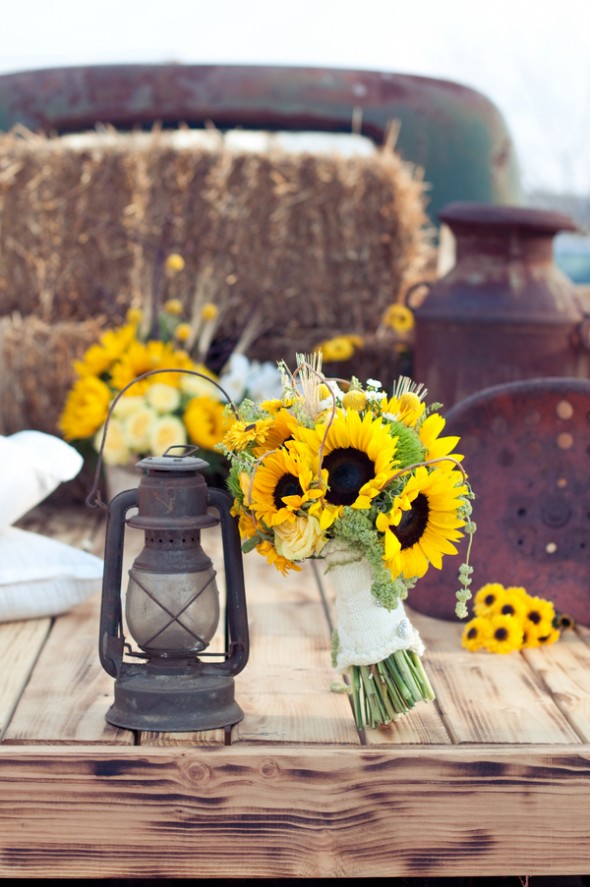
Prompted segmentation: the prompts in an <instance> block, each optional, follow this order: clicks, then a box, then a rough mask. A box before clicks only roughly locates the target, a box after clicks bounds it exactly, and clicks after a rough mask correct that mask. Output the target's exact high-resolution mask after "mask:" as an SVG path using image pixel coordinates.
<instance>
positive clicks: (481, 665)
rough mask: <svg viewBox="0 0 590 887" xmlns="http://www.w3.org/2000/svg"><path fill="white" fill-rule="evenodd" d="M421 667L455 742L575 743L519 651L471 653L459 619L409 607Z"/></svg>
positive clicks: (542, 684) (573, 734)
mask: <svg viewBox="0 0 590 887" xmlns="http://www.w3.org/2000/svg"><path fill="white" fill-rule="evenodd" d="M410 615H411V619H412V621H413V622H414V624H415V626H416V628H418V630H419V631H420V633H421V635H422V638H423V640H424V643H425V644H426V648H427V655H426V656H425V659H424V661H425V667H426V668H427V669H428V674H429V676H430V680H431V682H432V685H433V687H434V690H435V693H436V701H437V704H438V706H439V708H440V711H441V714H442V717H443V719H444V722H445V726H446V728H447V730H448V731H449V734H450V735H451V737H452V738H453V742H455V743H465V742H467V743H469V742H471V743H490V742H494V743H552V742H554V743H558V744H559V743H571V744H576V743H579V742H580V741H581V740H580V737H579V736H578V735H577V733H576V732H575V730H574V729H573V728H572V726H571V725H570V724H569V722H568V720H567V719H566V718H565V716H564V715H563V714H562V712H561V711H560V709H559V708H558V706H557V705H556V704H555V702H554V700H552V699H551V697H550V696H549V695H548V694H547V691H546V688H545V686H544V682H543V680H542V679H541V677H540V676H539V675H538V674H536V672H535V671H534V670H533V669H532V668H531V667H530V665H529V664H528V662H527V660H526V659H525V658H524V656H523V654H521V653H518V652H513V653H508V654H495V653H487V652H476V653H474V652H470V651H468V650H465V649H463V648H462V647H461V632H462V624H461V623H459V622H450V621H449V622H445V621H443V620H440V619H433V618H432V617H428V616H424V615H422V614H418V613H415V612H411V613H410Z"/></svg>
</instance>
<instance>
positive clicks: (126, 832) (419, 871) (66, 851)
mask: <svg viewBox="0 0 590 887" xmlns="http://www.w3.org/2000/svg"><path fill="white" fill-rule="evenodd" d="M521 751H522V750H521ZM521 751H515V750H513V749H498V748H495V747H489V746H487V747H486V746H483V747H481V748H479V749H470V750H468V749H458V748H451V747H447V748H444V749H440V750H438V751H437V752H436V753H435V752H432V751H430V752H426V753H425V752H424V750H422V749H403V750H400V751H399V752H398V753H397V754H395V755H392V754H390V753H389V751H387V752H384V751H377V750H369V749H355V750H354V751H353V752H351V750H350V749H340V750H332V749H325V748H323V749H322V748H318V747H314V748H313V749H312V750H311V752H310V751H308V750H305V749H301V750H296V749H295V750H294V749H288V748H282V749H279V748H275V749H272V750H269V749H262V750H261V749H254V748H250V749H246V748H235V747H229V748H204V749H194V750H186V749H183V750H182V751H180V750H179V749H176V750H174V751H173V752H171V751H170V750H169V749H152V750H150V754H149V758H148V757H146V755H145V754H142V753H141V751H139V750H137V749H118V750H117V751H113V750H109V749H107V748H105V747H103V748H101V749H96V748H83V747H80V749H79V750H78V751H76V750H70V751H69V752H68V751H65V750H57V749H55V748H53V749H48V750H47V751H46V753H45V754H44V755H43V756H40V755H39V754H38V752H36V751H35V750H34V749H31V748H28V749H18V750H17V749H14V748H7V747H3V748H1V747H0V776H3V777H4V787H5V791H3V792H2V794H1V795H0V833H1V835H2V839H1V845H0V875H2V876H5V877H14V876H15V875H16V876H21V877H27V878H31V877H38V876H41V877H42V876H44V875H45V876H46V875H47V873H48V872H50V873H51V876H52V877H54V878H55V877H67V878H73V877H84V878H92V877H100V878H105V877H119V878H120V877H128V878H129V877H133V878H141V877H145V878H157V877H159V878H181V877H184V878H188V877H195V878H196V877H199V878H206V877H210V878H232V877H241V878H244V877H260V878H264V877H266V878H269V877H276V878H286V877H290V878H315V877H330V878H337V877H339V878H354V877H380V876H383V874H384V873H387V876H389V877H394V876H414V877H416V876H420V877H426V876H431V877H435V876H436V877H445V876H448V875H451V874H452V875H454V876H458V875H466V876H467V875H480V876H482V875H487V876H493V875H496V876H500V875H507V874H518V873H521V874H530V875H535V874H545V875H547V874H561V875H565V874H575V873H578V874H579V873H584V872H587V871H588V870H590V821H589V819H588V816H587V811H588V809H589V805H590V747H589V746H588V745H585V746H581V747H580V752H579V754H578V755H576V756H571V755H570V756H566V755H564V754H562V753H560V752H558V751H556V750H555V749H554V748H551V747H549V748H547V747H538V748H531V747H529V748H527V749H526V755H523V754H522V753H521Z"/></svg>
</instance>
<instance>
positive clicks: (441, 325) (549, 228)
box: [407, 202, 590, 410]
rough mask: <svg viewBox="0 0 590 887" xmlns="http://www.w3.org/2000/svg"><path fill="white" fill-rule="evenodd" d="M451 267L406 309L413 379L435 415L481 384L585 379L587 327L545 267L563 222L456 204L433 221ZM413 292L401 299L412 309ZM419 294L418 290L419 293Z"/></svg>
mask: <svg viewBox="0 0 590 887" xmlns="http://www.w3.org/2000/svg"><path fill="white" fill-rule="evenodd" d="M439 217H440V219H441V221H443V222H445V223H446V224H447V225H448V226H449V227H450V229H451V231H452V232H453V234H454V236H455V242H456V264H455V266H454V267H453V268H452V269H451V270H450V271H449V272H448V273H447V274H446V275H445V276H444V277H442V278H441V279H440V280H438V281H436V282H435V283H434V284H428V285H426V288H427V295H426V296H425V297H424V298H423V300H422V302H421V303H420V304H418V305H416V306H415V315H416V331H415V352H414V367H413V374H414V376H415V378H416V379H419V380H420V381H421V382H423V383H424V384H425V385H426V387H427V388H428V391H429V396H430V399H431V400H434V401H438V402H441V403H442V404H443V407H444V409H445V410H446V409H448V408H450V407H452V406H453V404H455V403H457V402H458V401H460V400H462V399H463V398H464V397H467V396H468V395H470V394H472V393H474V392H476V391H480V390H481V389H483V388H487V387H489V386H490V385H496V384H502V383H505V382H512V381H517V380H519V379H530V378H540V377H554V376H570V377H580V378H587V377H588V376H589V375H590V354H589V351H588V332H587V323H586V319H585V316H584V311H583V308H582V306H581V304H580V302H579V297H578V294H577V292H576V288H575V286H574V284H573V283H572V281H570V280H569V278H567V277H566V276H565V275H564V274H563V273H562V272H561V271H560V270H559V269H558V268H557V266H556V265H555V263H554V260H553V238H554V237H555V235H556V234H557V233H558V232H559V231H573V230H576V225H575V223H574V222H573V221H572V220H571V219H570V218H569V217H568V216H566V215H563V214H561V213H557V212H548V211H544V210H539V209H529V208H524V207H515V206H490V205H489V204H478V203H473V204H471V203H464V202H458V203H453V204H450V205H449V206H448V207H445V209H444V210H443V211H442V212H441V213H440V214H439ZM419 290H420V288H419V287H418V288H417V291H416V292H415V293H408V296H407V298H408V300H409V302H410V304H412V298H413V296H414V295H416V294H417V292H418V291H419ZM422 292H423V291H422Z"/></svg>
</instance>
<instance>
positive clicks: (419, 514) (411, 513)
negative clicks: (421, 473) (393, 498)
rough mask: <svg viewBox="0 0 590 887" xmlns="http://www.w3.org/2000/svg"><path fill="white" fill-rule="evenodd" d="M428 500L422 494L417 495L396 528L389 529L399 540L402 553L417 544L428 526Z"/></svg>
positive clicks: (403, 513)
mask: <svg viewBox="0 0 590 887" xmlns="http://www.w3.org/2000/svg"><path fill="white" fill-rule="evenodd" d="M429 512H430V509H429V507H428V498H427V497H426V496H425V495H424V493H418V495H417V496H416V498H415V499H414V501H413V502H412V507H411V508H410V509H409V510H408V511H403V512H402V517H401V520H400V522H399V524H398V525H397V527H391V530H392V532H393V533H394V534H395V535H396V536H397V538H398V539H399V542H400V545H401V549H402V551H403V550H404V549H405V548H411V547H412V545H415V544H416V542H419V541H420V539H421V538H422V536H423V535H424V530H425V529H426V527H427V526H428V514H429Z"/></svg>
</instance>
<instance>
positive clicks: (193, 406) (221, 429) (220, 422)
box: [184, 397, 229, 450]
mask: <svg viewBox="0 0 590 887" xmlns="http://www.w3.org/2000/svg"><path fill="white" fill-rule="evenodd" d="M184 423H185V425H186V430H187V432H188V436H189V438H190V440H191V442H192V443H194V444H196V445H197V446H198V447H201V449H203V450H213V449H214V448H215V446H216V445H217V444H218V443H219V442H220V441H221V440H222V438H223V435H224V433H225V431H226V430H227V426H228V424H229V419H228V417H227V415H226V413H225V407H224V405H223V404H222V403H221V402H220V401H218V400H215V399H214V398H212V397H193V398H192V400H190V401H189V402H188V404H187V406H186V410H185V412H184Z"/></svg>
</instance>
